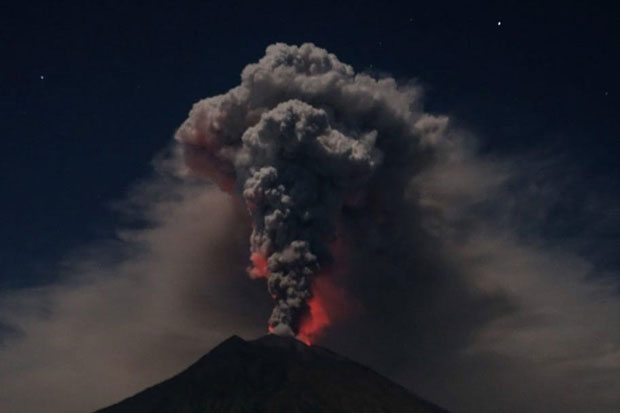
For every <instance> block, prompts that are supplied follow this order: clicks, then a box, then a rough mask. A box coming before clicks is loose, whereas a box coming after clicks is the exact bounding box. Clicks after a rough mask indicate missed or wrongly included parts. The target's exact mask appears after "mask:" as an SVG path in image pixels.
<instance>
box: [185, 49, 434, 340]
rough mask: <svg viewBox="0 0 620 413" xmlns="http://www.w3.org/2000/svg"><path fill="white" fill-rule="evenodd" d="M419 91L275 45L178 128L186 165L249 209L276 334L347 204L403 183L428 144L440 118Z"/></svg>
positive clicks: (296, 305)
mask: <svg viewBox="0 0 620 413" xmlns="http://www.w3.org/2000/svg"><path fill="white" fill-rule="evenodd" d="M417 98H418V91H417V89H416V88H415V87H413V86H412V85H399V84H398V83H397V82H396V81H395V80H394V79H392V78H382V79H375V78H373V77H372V76H370V75H367V74H356V73H355V72H354V70H353V69H352V68H351V67H350V66H348V65H346V64H344V63H342V62H340V61H339V60H338V59H337V58H336V56H334V55H333V54H330V53H328V52H327V51H326V50H324V49H321V48H318V47H316V46H314V45H313V44H304V45H302V46H299V47H297V46H289V45H285V44H275V45H272V46H269V47H268V48H267V50H266V55H265V56H264V57H263V58H262V59H261V60H260V61H259V62H258V63H256V64H250V65H248V66H247V67H246V68H245V69H244V70H243V72H242V75H241V84H240V85H239V86H237V87H235V88H233V89H231V90H230V91H229V92H227V93H225V94H223V95H219V96H214V97H210V98H207V99H204V100H202V101H200V102H198V103H196V104H195V105H194V107H193V108H192V110H191V112H190V114H189V117H188V119H187V120H186V121H185V122H184V123H183V124H182V125H181V127H180V128H179V129H178V131H177V134H176V139H177V141H179V142H181V143H182V144H183V146H184V149H185V152H186V159H188V160H190V161H189V162H188V164H189V165H190V168H191V169H193V170H195V171H197V172H199V173H200V172H204V171H207V173H206V174H207V175H208V176H210V177H211V178H212V179H213V180H215V181H216V182H218V183H219V184H220V186H221V187H223V188H226V189H230V190H233V191H235V192H236V193H238V194H241V195H242V197H243V199H244V201H245V203H246V205H247V207H248V210H249V213H250V214H251V216H252V218H253V225H254V229H253V232H252V235H251V238H250V240H251V253H252V257H253V259H252V261H254V264H255V268H254V269H252V270H251V274H252V275H254V276H266V277H267V278H268V287H269V292H270V294H271V295H272V296H273V297H274V299H275V301H276V306H275V308H274V311H273V313H272V315H271V318H270V320H269V325H270V328H271V329H272V330H273V331H275V332H276V333H280V334H288V335H296V334H297V333H298V332H299V328H300V322H301V319H302V317H303V316H304V314H306V313H307V312H308V304H307V303H308V300H309V299H310V298H311V297H312V282H313V281H312V279H313V277H314V276H315V275H316V273H317V272H318V271H320V270H321V268H322V266H324V263H326V262H329V261H330V260H331V254H330V249H329V242H330V241H331V240H333V238H334V237H335V231H334V227H335V225H336V223H335V221H336V220H338V215H339V213H340V211H341V210H342V208H343V206H346V207H352V208H357V207H361V206H364V205H365V202H366V197H367V195H368V193H369V191H372V190H373V189H372V188H373V187H389V188H393V189H391V190H392V191H395V192H399V191H400V192H401V193H402V192H403V191H404V189H405V184H406V183H407V182H408V180H409V179H410V177H411V175H412V173H413V172H414V171H415V170H419V169H421V168H422V167H423V165H424V162H425V160H426V159H428V158H429V156H431V154H432V153H433V146H434V145H436V140H437V131H438V130H440V129H441V128H442V127H443V123H444V120H443V119H441V118H434V117H432V116H429V115H426V114H424V113H422V112H421V111H419V110H417ZM264 260H266V261H267V265H266V268H261V267H262V266H263V265H262V261H264ZM256 261H260V262H261V263H258V265H256V264H257V262H256Z"/></svg>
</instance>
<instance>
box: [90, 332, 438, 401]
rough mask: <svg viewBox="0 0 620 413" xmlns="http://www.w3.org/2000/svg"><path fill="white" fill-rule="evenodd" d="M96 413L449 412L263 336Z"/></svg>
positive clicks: (351, 367)
mask: <svg viewBox="0 0 620 413" xmlns="http://www.w3.org/2000/svg"><path fill="white" fill-rule="evenodd" d="M98 412H99V413H123V412H131V413H146V412H174V413H190V412H191V413H194V412H286V413H294V412H446V410H444V409H441V408H439V407H437V406H435V405H433V404H431V403H428V402H426V401H424V400H422V399H420V398H418V397H416V396H414V395H413V394H411V393H410V392H408V391H407V390H406V389H405V388H403V387H401V386H399V385H398V384H395V383H393V382H391V381H390V380H388V379H386V378H385V377H383V376H381V375H379V374H377V373H375V372H374V371H372V370H370V369H369V368H367V367H364V366H362V365H360V364H357V363H355V362H353V361H351V360H348V359H346V358H344V357H341V356H339V355H337V354H335V353H333V352H331V351H329V350H326V349H324V348H321V347H317V346H311V347H310V346H307V345H305V344H304V343H302V342H300V341H298V340H296V339H294V338H289V337H280V336H276V335H267V336H264V337H262V338H259V339H257V340H254V341H245V340H243V339H241V338H239V337H237V336H233V337H231V338H229V339H228V340H226V341H224V342H223V343H221V344H220V345H219V346H217V347H216V348H214V349H213V350H211V351H210V352H209V353H208V354H206V355H205V356H203V357H202V358H201V359H200V360H198V361H197V362H196V363H194V364H193V365H191V366H190V367H189V368H188V369H186V370H185V371H183V372H181V373H179V374H178V375H176V376H174V377H172V378H170V379H168V380H166V381H164V382H162V383H159V384H157V385H155V386H153V387H150V388H148V389H146V390H144V391H142V392H140V393H138V394H136V395H135V396H132V397H130V398H128V399H125V400H123V401H122V402H120V403H117V404H115V405H113V406H110V407H107V408H105V409H102V410H98Z"/></svg>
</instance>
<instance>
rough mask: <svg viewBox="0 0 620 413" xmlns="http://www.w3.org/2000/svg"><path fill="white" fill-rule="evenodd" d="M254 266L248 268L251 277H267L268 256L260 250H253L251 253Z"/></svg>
mask: <svg viewBox="0 0 620 413" xmlns="http://www.w3.org/2000/svg"><path fill="white" fill-rule="evenodd" d="M250 261H252V267H250V268H249V269H248V273H249V274H250V277H251V278H265V277H267V275H268V274H269V270H267V258H265V256H264V255H263V254H261V253H259V252H253V253H252V255H250Z"/></svg>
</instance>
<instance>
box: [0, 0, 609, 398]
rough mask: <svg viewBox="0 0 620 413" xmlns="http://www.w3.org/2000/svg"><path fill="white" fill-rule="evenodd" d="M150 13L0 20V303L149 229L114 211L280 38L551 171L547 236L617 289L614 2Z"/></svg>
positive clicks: (119, 6)
mask: <svg viewBox="0 0 620 413" xmlns="http://www.w3.org/2000/svg"><path fill="white" fill-rule="evenodd" d="M153 3H154V2H81V4H79V5H68V4H64V5H55V4H54V2H41V3H40V4H37V2H30V4H28V5H20V6H15V5H5V6H3V10H2V12H0V52H1V56H2V62H3V63H2V65H1V66H0V97H1V99H0V105H2V106H1V108H0V125H2V129H3V131H4V138H3V139H2V140H1V143H0V153H1V154H2V162H1V163H0V165H1V173H0V182H1V188H2V195H1V197H2V199H1V202H0V209H1V211H0V216H1V217H2V221H1V224H0V269H1V271H0V293H2V294H8V295H10V294H12V293H13V292H15V291H22V290H24V289H27V288H28V287H37V286H44V285H53V284H54V283H56V282H58V280H59V278H60V273H61V271H60V270H61V268H62V266H63V263H64V262H65V260H66V259H67V257H68V256H72V254H75V251H78V250H79V249H80V248H83V247H84V246H85V245H92V244H94V243H101V242H108V241H109V242H114V240H118V237H119V233H118V230H119V228H141V227H142V226H143V225H145V224H144V223H143V222H141V221H140V220H139V219H136V218H135V217H133V218H132V217H128V216H126V215H124V214H122V213H120V212H119V210H118V209H119V208H118V207H117V206H118V204H119V202H121V201H123V200H124V199H126V197H127V193H128V191H130V190H131V189H132V188H134V187H135V186H136V185H139V183H140V182H142V181H143V180H145V179H148V177H149V176H151V174H152V170H153V167H152V160H153V159H154V158H155V157H156V156H157V155H158V154H160V153H161V151H162V150H165V149H166V148H167V147H169V146H170V145H171V143H172V136H173V135H174V133H175V130H176V129H177V128H178V126H179V125H180V124H181V123H182V122H183V120H184V119H185V118H186V117H187V113H188V110H189V109H190V108H191V105H192V103H194V102H196V101H198V100H199V99H202V98H204V97H207V96H213V95H216V94H220V93H225V92H226V91H227V90H229V89H230V88H232V87H234V86H236V85H237V84H239V74H240V72H241V70H242V69H243V67H244V66H245V65H246V64H248V63H250V62H255V61H257V60H258V59H259V58H260V57H262V56H263V54H264V51H265V47H267V46H268V45H269V44H272V43H274V42H285V43H288V44H301V43H304V42H312V43H314V44H316V45H317V46H319V47H322V48H325V49H327V50H328V51H329V52H331V53H334V54H335V55H336V56H338V58H339V59H340V60H341V61H343V62H346V63H348V64H350V65H351V66H353V67H354V68H355V69H356V71H358V72H360V71H365V72H368V73H371V74H375V75H377V76H381V75H386V74H389V75H390V76H393V77H394V78H396V79H397V80H399V81H402V82H407V81H411V80H413V81H415V82H416V83H418V84H420V85H421V86H422V87H423V88H424V90H425V97H424V107H425V110H426V111H428V112H431V113H440V114H446V115H448V116H450V118H451V121H452V124H453V125H454V126H455V127H457V128H461V129H462V130H467V131H468V133H469V134H471V135H473V136H475V137H476V139H477V141H478V148H477V150H478V152H479V153H480V154H481V155H484V156H487V157H489V158H490V159H506V158H511V159H527V160H533V159H534V160H536V161H537V162H538V161H539V162H540V164H544V165H552V166H549V169H550V170H551V172H549V175H546V177H545V179H548V180H546V181H545V182H544V183H540V182H538V181H537V180H536V178H537V177H536V176H534V177H533V178H532V181H531V182H530V183H527V182H526V183H523V182H521V184H523V185H526V186H527V185H538V184H540V185H542V186H552V187H554V186H557V192H555V193H554V195H553V196H554V199H555V202H554V203H553V205H552V206H551V207H549V208H548V209H545V210H544V211H541V212H540V213H541V214H543V215H544V216H543V217H542V218H540V217H538V218H540V219H539V221H537V222H538V224H537V229H536V231H537V233H539V237H538V240H539V241H540V242H541V244H544V245H548V244H554V243H561V246H560V248H561V249H562V248H563V249H570V251H572V252H575V254H578V255H579V256H582V257H585V258H586V259H587V260H589V262H591V263H592V266H593V267H592V268H594V269H595V270H592V274H591V276H592V277H597V275H596V274H595V273H597V274H600V273H604V274H607V275H609V274H611V276H612V278H616V279H618V278H619V277H620V276H618V274H620V259H619V258H618V256H617V254H616V251H617V248H618V247H619V246H620V245H619V242H618V240H619V239H620V238H619V237H620V207H619V199H620V163H619V162H618V157H619V156H620V143H619V142H620V139H619V138H620V117H619V116H618V108H619V107H620V106H619V97H620V81H619V77H618V75H617V72H618V62H619V61H620V59H619V56H618V52H619V51H620V15H619V14H618V13H617V12H615V11H614V10H613V8H612V7H611V6H606V5H603V3H601V4H595V3H592V2H589V3H586V2H540V4H539V3H537V2H532V3H531V4H526V3H525V2H518V3H517V4H518V5H517V6H509V5H505V4H502V3H503V2H488V3H487V4H485V5H477V4H476V5H474V4H472V3H470V2H455V3H454V4H453V3H450V2H434V3H433V5H430V3H432V2H408V3H407V4H387V5H385V4H379V2H377V3H373V2H366V1H355V2H350V1H340V2H321V3H318V2H305V4H303V5H302V4H299V5H295V6H292V5H291V4H288V5H283V4H272V3H270V2H237V1H221V2H208V1H205V2H155V3H157V5H156V6H154V5H153ZM516 163H517V164H518V162H516ZM538 165H539V164H538ZM545 170H547V169H545ZM550 182H551V183H550ZM523 214H524V218H523V219H524V225H523V226H522V230H523V232H524V233H526V235H527V233H528V231H530V228H529V227H528V225H527V224H526V222H527V220H526V218H527V217H529V216H530V215H529V214H531V211H526V212H524V213H523ZM267 304H268V303H267ZM343 348H347V346H346V345H345V346H343ZM184 360H185V359H184ZM377 363H378V362H377ZM175 366H176V365H175ZM426 393H427V394H428V395H430V396H431V397H432V396H433V395H434V393H433V391H432V390H428V391H427V392H426ZM424 396H426V394H424ZM436 401H437V402H442V400H436Z"/></svg>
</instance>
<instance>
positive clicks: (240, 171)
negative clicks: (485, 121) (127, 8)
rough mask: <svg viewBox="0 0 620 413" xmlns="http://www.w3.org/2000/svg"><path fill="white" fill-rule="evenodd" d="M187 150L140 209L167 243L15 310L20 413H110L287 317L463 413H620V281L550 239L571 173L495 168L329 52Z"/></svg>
mask: <svg viewBox="0 0 620 413" xmlns="http://www.w3.org/2000/svg"><path fill="white" fill-rule="evenodd" d="M437 86H438V87H440V85H437ZM175 138H176V140H177V142H178V147H177V148H176V149H175V150H174V151H172V152H173V154H172V155H170V156H167V157H164V159H159V160H157V161H156V165H157V166H158V168H157V171H156V174H155V176H154V177H153V178H152V179H151V180H150V181H149V182H145V183H141V184H140V185H138V187H137V188H136V190H135V191H134V192H133V193H132V195H131V197H130V200H129V201H128V204H129V205H130V206H133V207H132V210H133V213H134V214H137V215H138V217H139V218H141V219H143V220H146V221H148V222H149V223H150V225H148V226H146V227H144V228H141V229H133V230H123V231H120V230H119V240H118V241H117V242H114V243H112V242H110V243H100V244H96V245H93V246H91V247H89V248H85V249H84V250H83V251H77V252H75V253H74V254H72V255H71V256H69V258H67V260H66V261H65V262H64V263H63V279H64V280H65V281H63V282H62V283H58V284H56V285H52V286H48V287H41V288H39V289H34V290H22V291H17V292H8V293H4V295H3V296H2V297H1V299H0V321H1V322H2V325H3V326H6V331H8V333H6V334H4V335H3V341H2V347H1V350H0V410H2V411H11V412H31V411H58V412H78V411H88V410H94V409H96V408H100V407H102V406H105V405H108V404H110V403H113V402H115V401H118V400H120V399H122V398H123V397H126V396H127V395H129V394H132V393H135V392H137V391H139V390H140V389H142V388H144V387H146V386H148V385H150V384H152V383H154V382H157V381H160V380H162V379H164V378H166V377H169V376H171V375H172V374H174V373H176V372H178V371H179V370H181V369H182V368H184V367H185V366H186V365H187V364H189V362H191V361H193V360H195V359H197V358H198V357H199V356H201V355H202V354H204V353H205V352H206V350H208V349H209V348H211V347H213V346H214V345H216V344H217V343H218V342H220V341H221V340H222V339H224V338H225V337H228V336H230V335H231V334H239V335H241V336H245V337H256V336H259V335H261V334H263V333H264V331H265V324H266V323H265V322H266V321H267V317H269V312H270V311H271V316H270V317H269V318H268V322H267V326H268V327H270V328H271V329H273V331H274V332H275V333H278V334H283V335H297V336H298V337H299V338H300V339H302V340H305V341H308V340H318V341H320V342H321V344H322V345H324V346H327V347H330V348H333V349H334V350H336V351H338V352H340V353H342V354H345V355H347V356H348V357H351V358H353V359H355V360H358V361H360V362H362V363H364V364H367V365H370V366H371V367H373V368H375V369H376V370H378V371H379V372H381V373H383V374H385V375H387V376H388V377H390V378H392V379H394V380H396V381H397V382H399V383H402V384H403V385H405V386H407V387H409V388H411V389H412V390H413V391H414V392H415V393H416V394H419V395H420V396H422V397H424V398H425V399H428V400H432V401H433V402H435V403H437V404H440V405H442V406H445V407H447V408H449V409H454V410H456V411H472V412H473V411H476V412H481V411H482V412H484V411H488V412H495V411H507V412H520V411H547V412H553V411H562V412H566V411H609V412H612V411H616V410H617V406H618V405H619V404H620V379H619V377H620V327H619V326H620V320H619V319H618V318H619V316H618V314H620V301H619V300H618V296H617V284H616V283H614V282H612V280H613V279H614V277H615V278H616V279H617V275H614V274H604V273H601V272H600V271H598V269H597V267H596V266H594V265H593V264H592V263H590V262H589V261H588V260H587V259H586V258H583V257H581V256H579V255H577V254H576V253H574V252H572V250H571V249H570V248H568V246H567V245H564V244H563V243H562V242H561V240H549V239H548V238H545V237H544V236H543V234H542V232H541V228H543V226H544V224H545V222H544V221H545V219H546V218H545V211H548V210H550V209H551V208H553V207H554V205H555V204H556V203H557V202H561V199H562V197H561V196H559V195H558V194H559V193H560V192H558V191H559V190H560V189H559V188H560V185H559V184H558V182H559V181H557V179H556V178H555V177H556V176H557V175H559V174H558V172H557V171H561V172H562V173H563V172H564V170H563V169H562V167H563V166H562V165H554V164H553V163H548V162H541V161H533V160H532V157H529V158H527V157H520V158H519V159H503V160H497V159H490V158H487V157H482V156H481V155H478V154H477V153H476V149H475V141H474V139H473V138H472V137H470V136H468V135H467V134H466V133H464V132H463V131H460V130H456V129H455V128H453V127H451V126H450V125H449V121H448V118H447V117H444V116H434V115H429V114H427V113H424V111H423V109H422V106H421V91H420V89H419V87H417V86H416V85H415V84H413V83H399V82H396V81H395V80H394V79H392V78H390V77H382V78H380V79H377V78H375V77H373V76H371V75H368V74H364V73H358V74H356V73H355V72H354V70H353V69H352V68H351V67H350V66H348V65H346V64H343V63H341V62H340V61H339V60H338V59H337V58H336V57H335V56H334V55H332V54H329V53H328V52H326V51H325V50H323V49H320V48H317V47H315V46H314V45H311V44H305V45H302V46H300V47H296V46H288V45H284V44H276V45H272V46H270V47H268V48H267V52H266V55H265V57H263V58H262V59H261V60H260V61H259V62H258V63H256V64H251V65H248V66H247V67H246V68H245V69H244V70H243V72H242V76H241V84H240V85H239V86H237V87H235V88H233V89H231V90H230V91H229V92H227V93H225V94H223V95H219V96H215V97H211V98H208V99H205V100H203V101H200V102H198V103H196V104H195V105H194V107H193V109H192V110H191V112H190V114H189V118H188V119H187V120H186V121H185V122H184V123H183V124H182V125H181V127H180V128H179V129H178V131H177V133H176V136H175ZM194 176H200V177H202V178H207V179H202V180H201V181H202V182H196V181H195V178H194ZM209 182H213V183H215V185H212V184H210V183H209ZM558 199H559V201H558ZM604 212H605V213H607V209H606V210H605V211H604ZM611 213H612V214H613V211H611ZM248 240H249V241H248ZM552 241H553V242H552ZM248 266H249V268H248ZM247 273H249V275H250V277H252V278H259V279H260V280H250V279H248V277H247ZM263 279H266V281H267V286H268V289H269V293H270V294H271V295H272V297H273V302H274V303H275V306H274V307H273V309H272V310H270V309H269V296H268V295H267V294H266V293H265V291H264V285H263ZM330 324H331V325H330ZM328 326H329V327H328ZM102 383H104V385H102Z"/></svg>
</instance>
